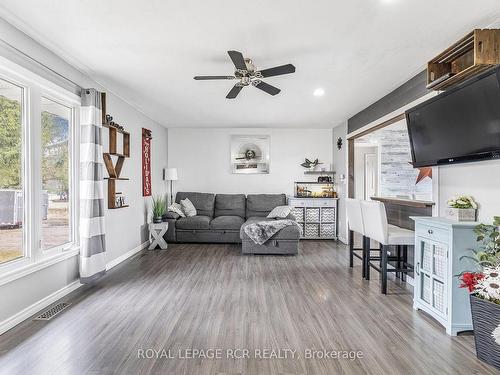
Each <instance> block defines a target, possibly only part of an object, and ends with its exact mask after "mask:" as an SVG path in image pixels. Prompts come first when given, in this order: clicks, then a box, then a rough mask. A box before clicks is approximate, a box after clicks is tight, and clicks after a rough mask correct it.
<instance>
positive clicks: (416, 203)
mask: <svg viewBox="0 0 500 375" xmlns="http://www.w3.org/2000/svg"><path fill="white" fill-rule="evenodd" d="M371 199H372V200H374V201H380V202H384V203H392V204H397V205H400V206H409V207H432V206H434V204H435V203H434V202H431V201H420V200H416V199H407V198H397V197H371Z"/></svg>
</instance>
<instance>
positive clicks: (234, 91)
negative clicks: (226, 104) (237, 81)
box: [226, 85, 243, 99]
mask: <svg viewBox="0 0 500 375" xmlns="http://www.w3.org/2000/svg"><path fill="white" fill-rule="evenodd" d="M242 88H243V86H240V85H234V86H233V88H232V89H231V91H229V93H228V94H227V95H226V98H227V99H234V98H236V97H237V96H238V94H239V93H240V91H241V89H242Z"/></svg>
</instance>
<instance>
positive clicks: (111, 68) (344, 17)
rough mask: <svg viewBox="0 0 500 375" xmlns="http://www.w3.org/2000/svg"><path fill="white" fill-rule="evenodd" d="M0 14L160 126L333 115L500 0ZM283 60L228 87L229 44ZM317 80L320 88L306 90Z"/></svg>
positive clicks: (213, 4)
mask: <svg viewBox="0 0 500 375" xmlns="http://www.w3.org/2000/svg"><path fill="white" fill-rule="evenodd" d="M0 15H2V16H3V17H4V18H5V19H7V21H9V22H11V23H13V24H14V25H15V26H17V27H18V28H19V29H21V30H23V31H24V32H26V33H27V34H29V35H30V36H31V37H33V38H34V39H36V40H38V41H39V42H41V43H42V44H44V45H45V46H47V47H49V48H50V49H52V50H53V51H54V52H56V53H57V54H59V55H60V56H61V57H63V58H64V59H66V60H67V61H69V62H71V63H72V64H74V65H76V66H77V67H78V68H80V69H81V70H83V71H85V72H86V73H88V74H89V75H90V76H91V77H92V78H94V79H95V80H96V81H98V82H100V83H101V84H103V85H104V86H105V87H106V88H107V89H109V90H110V91H113V92H115V93H116V94H118V95H120V96H121V97H122V98H124V99H125V100H127V101H128V102H129V103H132V104H133V105H134V106H135V107H137V108H138V109H140V110H141V111H143V112H144V113H146V114H147V115H148V116H150V117H151V118H153V119H155V120H157V121H158V122H159V123H161V124H163V125H165V126H168V127H202V126H206V127H323V128H325V127H332V126H335V125H337V124H339V123H340V122H341V121H343V120H345V119H347V118H348V117H350V116H352V115H353V114H355V113H356V112H358V111H359V110H361V109H363V108H364V107H366V106H368V105H369V104H371V103H373V102H374V101H376V100H377V99H379V98H380V97H382V96H383V95H385V94H387V93H388V92H390V91H391V90H392V89H394V88H396V87H397V86H398V85H399V84H401V83H403V82H404V81H406V80H407V79H409V78H410V77H412V76H413V75H414V74H416V73H418V72H419V71H420V70H422V69H423V68H424V67H425V63H426V61H427V60H428V59H430V58H432V57H433V56H434V55H435V54H436V53H438V52H439V51H440V50H442V49H444V48H445V47H446V46H447V45H449V44H450V43H452V42H454V41H455V40H456V39H458V38H460V37H462V36H463V35H465V34H466V33H467V32H468V31H470V30H471V29H473V28H476V27H486V26H488V25H491V24H492V23H493V22H494V21H496V20H498V19H499V18H500V1H499V0H478V1H470V0H439V1H436V0H432V1H431V0H348V1H333V0H314V1H313V0H309V1H305V0H302V1H300V0H272V1H269V0H254V1H246V2H238V1H229V0H210V1H207V0H197V1H195V0H182V1H172V0H168V1H162V0H148V1H138V0H137V1H133V0H106V1H103V0H86V1H64V0H59V1H55V0H23V1H19V0H2V2H1V5H0ZM230 49H236V50H239V51H241V52H243V53H244V55H245V56H246V57H251V58H252V59H253V60H254V63H255V64H256V65H257V66H258V67H260V68H269V67H273V66H276V65H282V64H286V63H292V64H294V65H295V66H296V68H297V72H296V73H295V74H291V75H286V76H278V77H272V78H268V79H266V82H268V83H270V84H273V85H275V86H277V87H279V88H281V89H282V92H281V94H279V95H277V96H275V97H272V96H269V95H267V94H266V93H264V92H262V91H260V90H258V89H256V88H254V87H247V88H245V89H243V91H242V92H241V93H240V95H239V96H238V98H237V99H236V100H228V99H226V98H225V96H226V94H227V92H228V91H229V90H230V88H231V87H232V84H233V83H234V82H233V81H211V82H207V81H202V82H200V81H194V80H193V79H192V77H193V76H194V75H202V74H210V75H231V74H232V73H233V71H234V68H233V65H232V63H231V61H230V60H229V57H228V56H227V53H226V51H227V50H230ZM317 88H323V89H324V91H325V95H324V96H322V97H316V96H313V92H314V90H315V89H317Z"/></svg>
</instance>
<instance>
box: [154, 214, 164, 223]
mask: <svg viewBox="0 0 500 375" xmlns="http://www.w3.org/2000/svg"><path fill="white" fill-rule="evenodd" d="M162 221H163V220H162V218H161V216H160V217H154V218H153V223H155V224H158V223H161V222H162Z"/></svg>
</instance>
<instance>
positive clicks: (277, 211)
mask: <svg viewBox="0 0 500 375" xmlns="http://www.w3.org/2000/svg"><path fill="white" fill-rule="evenodd" d="M291 211H292V207H290V206H278V207H274V208H273V210H272V211H271V212H270V213H269V215H267V218H268V219H284V218H285V217H287V216H288V215H289V214H290V212H291Z"/></svg>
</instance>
